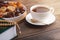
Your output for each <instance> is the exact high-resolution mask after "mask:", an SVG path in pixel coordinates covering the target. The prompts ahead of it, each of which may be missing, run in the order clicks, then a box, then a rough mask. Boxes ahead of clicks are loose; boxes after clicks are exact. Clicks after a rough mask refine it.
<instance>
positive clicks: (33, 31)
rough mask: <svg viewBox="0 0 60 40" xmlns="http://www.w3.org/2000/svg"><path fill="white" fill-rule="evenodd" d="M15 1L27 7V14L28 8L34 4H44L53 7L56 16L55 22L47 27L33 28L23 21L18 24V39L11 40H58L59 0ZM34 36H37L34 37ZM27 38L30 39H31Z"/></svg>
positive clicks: (59, 25) (59, 26) (59, 28)
mask: <svg viewBox="0 0 60 40" xmlns="http://www.w3.org/2000/svg"><path fill="white" fill-rule="evenodd" d="M17 1H21V2H22V3H23V4H24V5H25V6H26V7H27V10H28V12H29V9H30V7H31V6H32V5H35V4H45V5H48V6H52V7H54V9H55V12H54V15H55V16H56V21H55V23H53V24H51V25H49V26H33V25H30V24H28V23H27V22H26V21H25V19H24V20H23V21H22V22H20V23H19V25H20V27H21V31H22V33H21V35H19V37H16V38H15V39H13V40H20V39H21V38H22V40H37V39H39V38H41V39H39V40H60V36H59V35H60V0H17ZM35 35H38V36H37V37H36V36H35ZM50 35H51V36H50ZM57 35H58V36H57ZM31 36H35V37H31ZM39 36H42V37H39ZM27 37H31V38H32V39H31V38H27ZM24 38H26V39H24ZM33 38H34V39H33ZM35 38H37V39H35ZM47 38H48V39H47Z"/></svg>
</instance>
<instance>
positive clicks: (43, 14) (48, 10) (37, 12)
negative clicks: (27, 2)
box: [30, 5, 54, 21]
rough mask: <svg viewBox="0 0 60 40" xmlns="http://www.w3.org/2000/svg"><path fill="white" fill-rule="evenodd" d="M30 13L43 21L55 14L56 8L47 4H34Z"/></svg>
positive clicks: (34, 17)
mask: <svg viewBox="0 0 60 40" xmlns="http://www.w3.org/2000/svg"><path fill="white" fill-rule="evenodd" d="M30 13H31V16H32V18H33V19H36V20H40V21H42V20H44V19H46V18H47V17H48V16H49V15H51V14H53V13H54V9H53V8H52V7H49V6H46V5H34V6H32V7H31V8H30Z"/></svg>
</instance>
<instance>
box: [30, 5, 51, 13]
mask: <svg viewBox="0 0 60 40" xmlns="http://www.w3.org/2000/svg"><path fill="white" fill-rule="evenodd" d="M36 7H46V8H48V9H49V10H48V11H47V12H43V13H49V12H50V11H51V7H49V6H47V5H40V4H38V5H33V6H32V7H31V8H30V12H33V11H32V10H33V9H34V8H36ZM33 13H37V12H33ZM37 14H38V13H37ZM40 14H42V13H40Z"/></svg>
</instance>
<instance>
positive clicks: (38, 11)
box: [32, 7, 49, 13]
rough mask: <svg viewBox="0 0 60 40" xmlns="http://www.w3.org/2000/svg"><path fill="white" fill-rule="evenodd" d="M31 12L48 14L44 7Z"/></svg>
mask: <svg viewBox="0 0 60 40" xmlns="http://www.w3.org/2000/svg"><path fill="white" fill-rule="evenodd" d="M32 11H34V12H37V13H44V12H48V11H49V9H48V8H46V7H36V8H34V9H33V10H32Z"/></svg>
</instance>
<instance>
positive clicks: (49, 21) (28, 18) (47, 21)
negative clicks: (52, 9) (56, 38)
mask: <svg viewBox="0 0 60 40" xmlns="http://www.w3.org/2000/svg"><path fill="white" fill-rule="evenodd" d="M31 19H32V16H31V13H29V14H28V15H27V16H26V21H27V22H28V23H30V24H33V25H49V24H52V23H54V22H55V20H56V18H55V16H54V15H53V14H52V15H50V16H49V17H47V18H46V19H44V20H43V22H38V23H33V22H31Z"/></svg>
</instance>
